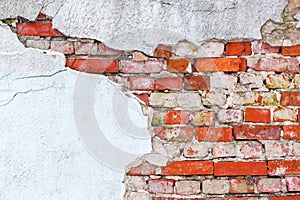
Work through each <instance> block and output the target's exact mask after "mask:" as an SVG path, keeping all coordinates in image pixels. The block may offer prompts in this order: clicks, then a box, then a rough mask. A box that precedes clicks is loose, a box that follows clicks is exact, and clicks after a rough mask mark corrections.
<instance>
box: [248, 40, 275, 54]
mask: <svg viewBox="0 0 300 200" xmlns="http://www.w3.org/2000/svg"><path fill="white" fill-rule="evenodd" d="M252 45H253V52H254V53H255V54H268V53H279V47H274V46H271V45H269V44H268V43H265V42H263V41H254V42H253V43H252Z"/></svg>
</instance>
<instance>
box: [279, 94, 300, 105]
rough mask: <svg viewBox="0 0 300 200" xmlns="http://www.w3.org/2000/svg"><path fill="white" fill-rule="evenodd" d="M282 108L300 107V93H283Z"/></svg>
mask: <svg viewBox="0 0 300 200" xmlns="http://www.w3.org/2000/svg"><path fill="white" fill-rule="evenodd" d="M280 104H281V105H282V106H300V92H281V100H280Z"/></svg>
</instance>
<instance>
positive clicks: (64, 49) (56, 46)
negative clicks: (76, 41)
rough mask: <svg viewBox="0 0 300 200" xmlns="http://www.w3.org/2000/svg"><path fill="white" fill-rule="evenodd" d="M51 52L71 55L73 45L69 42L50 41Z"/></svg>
mask: <svg viewBox="0 0 300 200" xmlns="http://www.w3.org/2000/svg"><path fill="white" fill-rule="evenodd" d="M51 50H53V51H58V52H61V53H63V54H73V53H74V46H73V43H72V42H69V41H52V42H51Z"/></svg>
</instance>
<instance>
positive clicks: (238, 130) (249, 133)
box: [233, 125, 281, 140]
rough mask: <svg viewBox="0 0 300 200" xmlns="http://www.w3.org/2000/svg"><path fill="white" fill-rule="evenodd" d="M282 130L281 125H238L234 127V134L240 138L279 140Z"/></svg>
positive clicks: (236, 137)
mask: <svg viewBox="0 0 300 200" xmlns="http://www.w3.org/2000/svg"><path fill="white" fill-rule="evenodd" d="M280 131H281V129H280V127H279V126H252V125H236V126H234V127H233V135H234V137H235V139H238V140H239V139H248V140H252V139H254V140H279V139H280Z"/></svg>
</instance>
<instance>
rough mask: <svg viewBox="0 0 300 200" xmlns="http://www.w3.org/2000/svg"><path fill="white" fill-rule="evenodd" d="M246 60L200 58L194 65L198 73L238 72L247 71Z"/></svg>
mask: <svg viewBox="0 0 300 200" xmlns="http://www.w3.org/2000/svg"><path fill="white" fill-rule="evenodd" d="M246 66H247V65H246V59H245V58H198V59H196V61H195V63H194V67H195V70H196V71H198V72H218V71H221V72H238V71H246Z"/></svg>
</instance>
